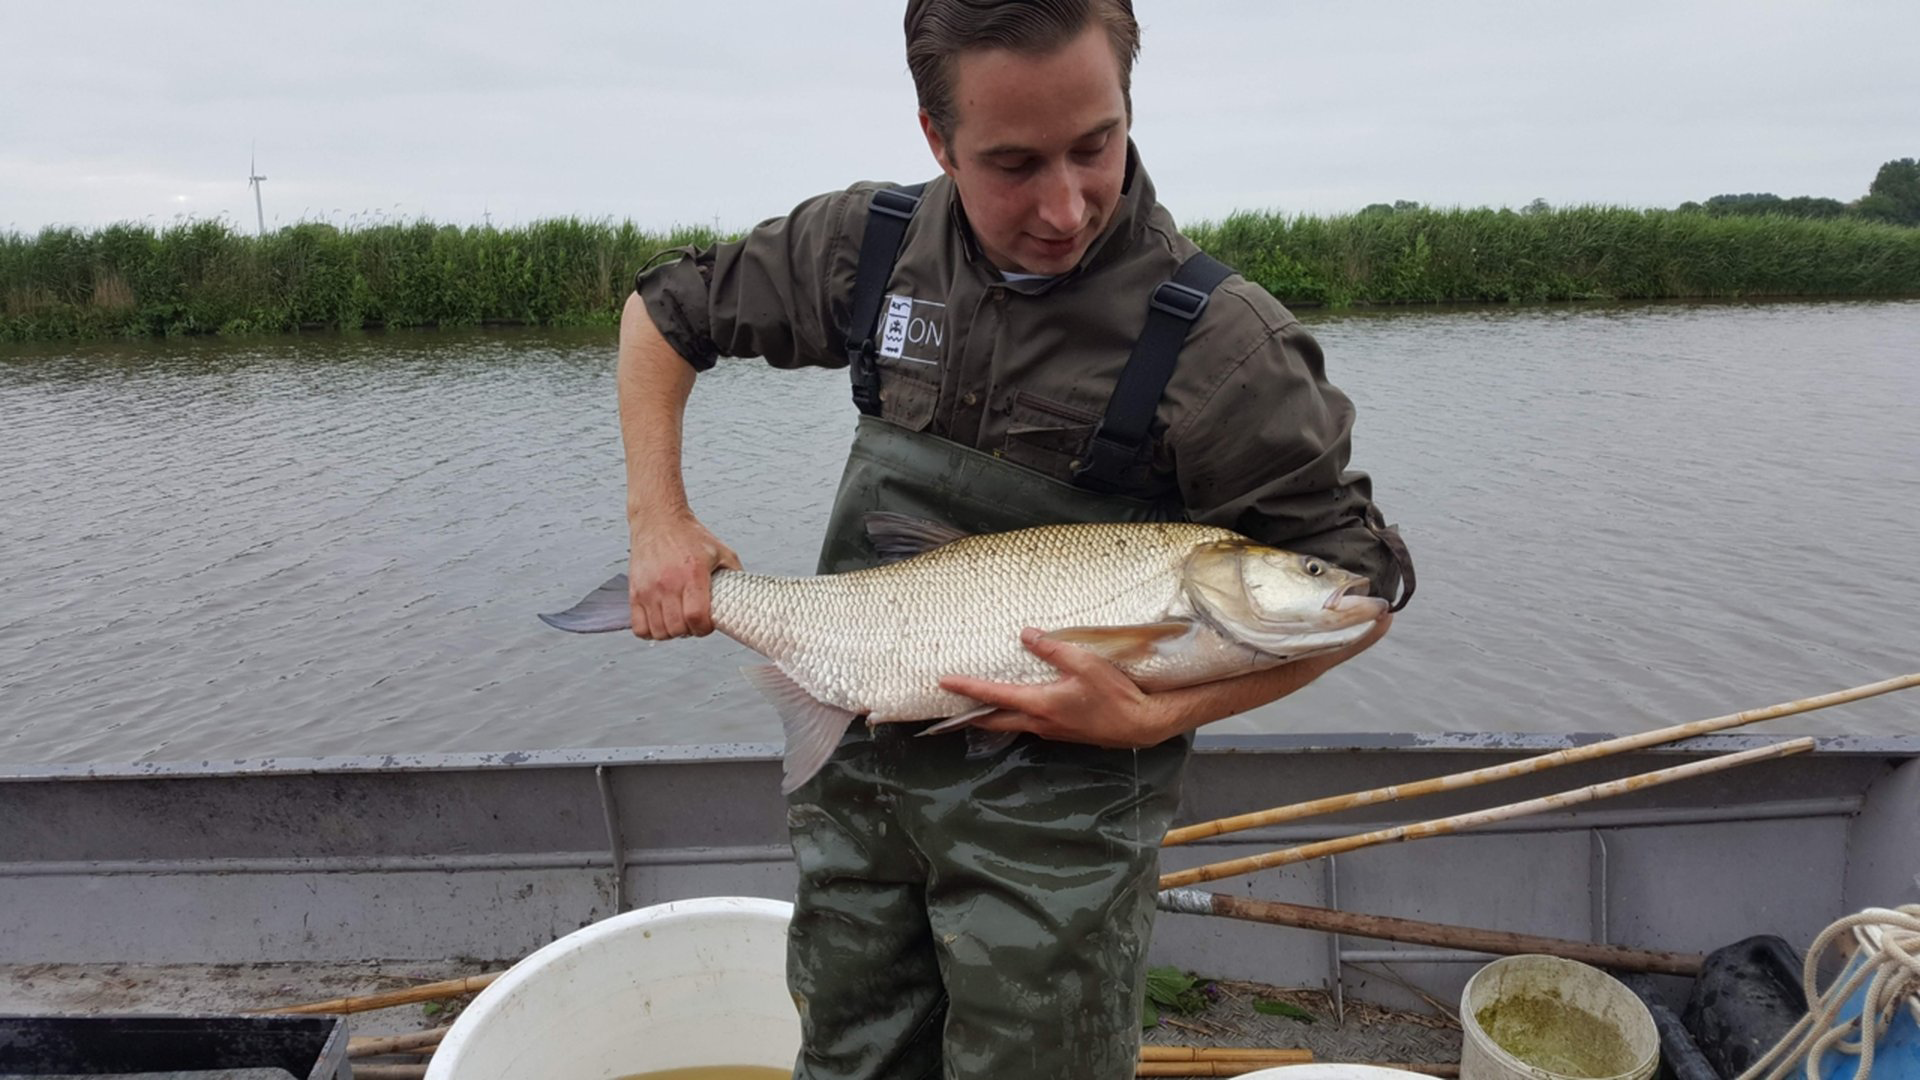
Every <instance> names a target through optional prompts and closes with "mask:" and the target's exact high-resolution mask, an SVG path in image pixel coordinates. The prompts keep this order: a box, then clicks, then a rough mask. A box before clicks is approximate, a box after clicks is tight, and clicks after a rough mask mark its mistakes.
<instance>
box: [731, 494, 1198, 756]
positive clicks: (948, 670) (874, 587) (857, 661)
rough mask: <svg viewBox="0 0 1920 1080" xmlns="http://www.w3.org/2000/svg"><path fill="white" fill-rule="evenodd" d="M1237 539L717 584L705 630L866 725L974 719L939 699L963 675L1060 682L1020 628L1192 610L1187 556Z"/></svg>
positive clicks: (1179, 527)
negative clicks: (1184, 581)
mask: <svg viewBox="0 0 1920 1080" xmlns="http://www.w3.org/2000/svg"><path fill="white" fill-rule="evenodd" d="M1234 538H1235V534H1234V533H1231V532H1228V531H1227V530H1224V529H1216V528H1212V527H1209V526H1204V525H1190V524H1183V523H1166V524H1156V525H1137V524H1129V525H1072V526H1057V527H1053V528H1048V529H1030V530H1022V531H1020V532H1012V533H994V534H988V535H981V536H969V537H965V538H962V539H960V540H956V541H954V542H952V543H950V544H946V545H943V546H941V547H939V548H936V549H934V550H933V551H930V552H927V553H926V554H924V555H921V556H919V557H917V558H915V559H912V560H911V561H909V562H903V563H896V564H893V565H889V566H880V567H875V568H872V569H869V570H857V571H853V572H851V573H846V574H834V575H827V576H822V577H811V578H785V577H770V576H767V575H760V574H748V573H743V572H732V571H730V572H725V573H721V574H718V575H716V576H715V577H714V580H713V619H714V625H715V627H716V628H718V629H719V630H720V631H721V632H722V633H725V634H726V635H727V636H729V637H732V638H734V639H735V640H738V641H740V642H741V643H742V644H745V645H746V646H748V647H749V648H751V649H753V650H755V651H756V652H759V653H760V654H762V655H764V656H766V657H767V658H768V659H770V660H772V661H773V662H774V663H775V664H776V665H777V666H778V667H779V668H780V670H781V671H783V672H784V673H786V675H787V676H788V677H789V678H791V679H793V681H794V682H795V683H797V684H799V685H800V687H802V688H803V689H805V690H806V691H807V692H808V693H810V694H812V695H813V696H814V697H815V698H816V699H817V700H819V701H821V702H824V703H826V704H829V705H834V706H837V707H839V708H843V709H846V710H848V711H850V712H854V713H866V714H869V715H870V718H871V719H873V720H875V721H876V722H883V721H887V720H915V719H930V718H934V717H944V716H951V715H953V714H955V713H958V712H963V711H965V710H967V709H969V708H972V707H973V706H974V705H975V702H973V701H972V700H971V699H969V698H965V697H962V696H960V695H958V694H952V693H948V692H946V691H944V690H941V689H940V688H939V685H938V683H939V679H940V677H941V676H942V675H950V674H955V673H961V672H964V673H968V674H975V675H980V676H983V677H985V678H989V679H993V680H995V681H998V682H1007V683H1019V684H1034V683H1042V682H1049V681H1051V680H1053V679H1056V678H1058V677H1059V673H1058V672H1057V671H1056V670H1054V669H1053V668H1052V667H1051V666H1049V665H1048V664H1046V663H1045V662H1044V661H1042V660H1040V659H1039V658H1038V657H1036V656H1034V655H1033V654H1032V653H1030V652H1028V651H1027V649H1026V648H1025V647H1024V646H1022V645H1021V644H1020V637H1019V635H1020V631H1021V630H1022V629H1023V628H1025V627H1027V626H1036V627H1038V628H1040V629H1041V630H1048V631H1051V630H1057V629H1061V628H1065V627H1075V626H1131V625H1138V624H1143V623H1153V622H1159V621H1162V620H1164V619H1167V618H1169V617H1176V616H1180V615H1183V614H1185V613H1186V612H1188V611H1189V610H1190V609H1189V607H1188V605H1187V603H1186V601H1185V599H1184V597H1183V596H1182V595H1181V578H1180V571H1181V567H1182V564H1183V562H1184V561H1185V559H1186V557H1187V554H1188V553H1189V552H1190V551H1191V550H1192V549H1193V548H1195V547H1197V546H1200V545H1203V544H1208V543H1213V542H1216V541H1222V540H1231V539H1234Z"/></svg>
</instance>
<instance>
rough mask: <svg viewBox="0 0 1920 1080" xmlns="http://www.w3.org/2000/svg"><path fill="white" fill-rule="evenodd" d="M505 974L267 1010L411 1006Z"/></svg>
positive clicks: (369, 1009) (361, 1009) (329, 1010)
mask: <svg viewBox="0 0 1920 1080" xmlns="http://www.w3.org/2000/svg"><path fill="white" fill-rule="evenodd" d="M504 974H506V972H504V971H490V972H488V973H486V974H485V975H469V976H467V977H466V978H464V979H447V980H444V981H442V982H432V983H422V984H421V985H419V986H410V987H408V988H406V989H405V990H391V991H388V992H386V993H384V994H368V995H366V996H364V997H343V998H334V999H333V1000H331V1001H315V1002H310V1003H308V1004H305V1005H288V1006H286V1007H285V1008H281V1009H267V1010H266V1012H267V1013H268V1014H269V1015H277V1014H279V1013H357V1012H372V1011H373V1010H375V1009H390V1008H392V1007H393V1006H395V1005H412V1004H414V1003H415V1002H419V1001H434V1000H436V999H439V998H450V997H460V996H462V995H464V994H475V993H479V992H480V991H481V990H484V989H486V987H487V986H488V984H490V983H492V982H493V980H495V979H497V978H499V977H500V976H502V975H504Z"/></svg>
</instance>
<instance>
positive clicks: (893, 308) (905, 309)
mask: <svg viewBox="0 0 1920 1080" xmlns="http://www.w3.org/2000/svg"><path fill="white" fill-rule="evenodd" d="M911 318H913V297H911V296H889V297H887V321H886V323H885V324H883V325H882V326H881V327H880V355H881V356H885V357H887V358H889V359H893V360H898V359H900V351H901V350H902V349H904V348H906V346H907V322H908V320H909V319H911Z"/></svg>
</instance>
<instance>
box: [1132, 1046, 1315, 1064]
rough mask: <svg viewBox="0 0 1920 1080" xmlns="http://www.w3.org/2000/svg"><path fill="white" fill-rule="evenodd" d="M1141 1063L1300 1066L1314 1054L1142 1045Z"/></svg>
mask: <svg viewBox="0 0 1920 1080" xmlns="http://www.w3.org/2000/svg"><path fill="white" fill-rule="evenodd" d="M1140 1060H1141V1061H1273V1062H1282V1061H1284V1062H1287V1063H1290V1064H1299V1063H1302V1062H1309V1061H1312V1060H1313V1051H1311V1050H1308V1049H1306V1048H1304V1047H1295V1046H1165V1045H1158V1044H1143V1045H1142V1046H1141V1047H1140Z"/></svg>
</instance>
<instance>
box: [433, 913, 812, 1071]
mask: <svg viewBox="0 0 1920 1080" xmlns="http://www.w3.org/2000/svg"><path fill="white" fill-rule="evenodd" d="M792 917H793V905H792V904H788V903H782V902H780V901H775V900H761V899H755V898H749V897H733V896H718V897H704V898H701V899H698V900H676V901H674V902H672V903H667V904H658V905H655V906H653V907H649V908H641V909H640V910H638V911H630V912H628V913H626V914H625V915H616V916H614V917H613V918H611V919H606V920H603V921H601V922H597V923H594V924H593V925H592V926H588V927H585V928H584V929H581V930H577V931H575V932H573V933H571V934H568V935H567V936H566V937H563V938H561V939H560V940H558V941H555V942H554V943H552V944H551V945H548V946H546V947H545V948H543V949H541V950H539V951H538V952H536V953H534V954H533V955H531V956H529V957H527V958H526V959H524V960H522V961H520V962H519V963H517V964H515V965H514V966H513V967H512V968H511V969H509V970H508V971H507V972H506V974H504V975H502V976H500V978H499V979H498V980H496V981H495V982H494V983H493V984H492V985H491V986H488V987H487V988H486V989H485V990H483V991H481V992H480V994H479V995H478V996H477V997H475V998H474V999H473V1003H472V1004H471V1005H469V1006H468V1007H467V1009H466V1011H465V1012H463V1013H461V1014H460V1018H459V1019H458V1020H457V1021H455V1022H454V1025H453V1030H451V1031H449V1032H447V1037H446V1039H445V1040H444V1041H443V1042H442V1043H441V1044H440V1049H439V1050H438V1051H437V1052H436V1053H435V1054H434V1055H433V1063H432V1064H431V1065H430V1066H428V1068H427V1080H527V1078H529V1077H539V1078H541V1080H612V1078H614V1077H622V1076H627V1075H629V1074H632V1073H641V1072H654V1071H658V1070H663V1069H683V1068H691V1067H694V1066H700V1065H762V1066H769V1067H772V1068H777V1069H787V1068H791V1067H792V1066H793V1060H794V1056H795V1054H797V1053H798V1052H799V1050H800V1017H799V1014H798V1013H797V1012H796V1010H795V1008H794V1004H793V997H792V995H790V994H789V993H788V992H787V980H786V956H787V923H788V921H789V920H791V918H792Z"/></svg>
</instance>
